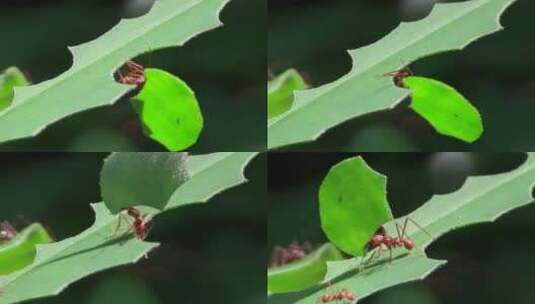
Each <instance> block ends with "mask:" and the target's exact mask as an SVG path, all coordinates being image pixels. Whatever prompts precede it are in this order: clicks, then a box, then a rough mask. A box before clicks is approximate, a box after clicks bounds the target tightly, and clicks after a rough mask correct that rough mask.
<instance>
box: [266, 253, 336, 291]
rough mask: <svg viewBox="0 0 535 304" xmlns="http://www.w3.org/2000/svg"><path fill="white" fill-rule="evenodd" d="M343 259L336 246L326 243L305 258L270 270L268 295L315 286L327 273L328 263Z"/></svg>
mask: <svg viewBox="0 0 535 304" xmlns="http://www.w3.org/2000/svg"><path fill="white" fill-rule="evenodd" d="M342 258H343V256H342V254H341V253H340V251H338V249H336V247H335V246H333V245H332V244H330V243H326V244H324V245H323V246H321V247H320V248H318V249H316V250H315V251H314V252H312V253H310V254H309V255H307V256H306V257H305V258H303V259H301V260H299V261H297V262H293V263H290V264H287V265H284V266H280V267H276V268H270V269H268V278H267V280H268V293H282V292H292V291H299V290H303V289H306V288H309V287H312V286H315V285H316V284H318V283H319V282H321V280H323V278H324V277H325V274H326V273H327V262H328V261H337V260H341V259H342Z"/></svg>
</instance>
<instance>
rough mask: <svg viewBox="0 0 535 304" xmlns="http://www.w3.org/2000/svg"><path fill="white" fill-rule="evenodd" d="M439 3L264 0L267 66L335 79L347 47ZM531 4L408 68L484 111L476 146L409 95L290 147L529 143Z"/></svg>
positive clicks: (519, 147)
mask: <svg viewBox="0 0 535 304" xmlns="http://www.w3.org/2000/svg"><path fill="white" fill-rule="evenodd" d="M433 1H434V0H357V1H355V0H347V1H345V0H268V6H269V20H268V65H269V66H270V67H271V69H272V70H273V72H274V73H276V74H277V73H281V72H283V71H284V70H286V69H288V68H292V67H293V68H297V69H298V70H299V71H301V72H302V73H304V74H305V77H306V78H307V79H308V81H309V83H310V84H311V85H312V86H313V87H317V86H320V85H322V84H325V83H329V82H332V81H334V80H336V79H338V78H340V77H341V76H342V75H344V74H346V73H347V72H349V70H350V67H351V62H350V57H349V55H347V53H346V50H348V49H356V48H359V47H362V46H366V45H368V44H371V43H373V42H375V41H377V40H379V39H380V38H382V37H384V36H385V35H386V34H387V33H389V32H390V31H392V30H393V29H394V28H396V27H397V26H398V24H399V22H400V21H402V20H403V21H409V20H418V19H420V18H422V17H424V16H426V15H427V14H428V13H429V11H430V9H431V3H432V2H433ZM448 2H454V1H448ZM456 2H459V1H456ZM418 3H420V4H423V5H416V4H418ZM533 11H535V2H534V1H517V2H516V3H515V4H513V6H511V7H510V8H509V9H508V10H507V11H506V12H505V14H504V15H503V17H502V24H503V25H504V26H505V30H504V31H501V32H498V33H495V34H493V35H490V36H487V37H485V38H483V39H481V40H479V41H476V42H474V43H472V44H470V45H469V46H468V47H467V48H466V49H465V50H463V51H461V52H449V53H443V54H439V55H435V56H432V57H428V58H424V59H420V60H418V61H417V62H416V63H414V64H412V65H411V69H412V70H413V72H415V74H416V75H420V76H425V77H431V78H434V79H437V80H440V81H443V82H445V83H447V84H450V85H452V86H453V87H455V88H456V89H457V90H458V91H459V92H461V93H462V94H463V95H465V96H466V97H467V98H468V99H469V100H470V101H471V102H472V103H473V104H474V105H475V106H476V107H477V108H478V109H479V111H480V113H481V115H482V117H483V122H484V127H485V132H484V134H483V136H482V138H480V139H479V140H478V141H477V142H476V143H474V144H471V145H469V144H464V143H463V142H461V141H458V140H456V139H452V138H448V137H445V136H441V135H439V134H437V133H436V132H435V131H434V130H433V129H432V128H431V127H430V126H428V124H427V123H426V122H425V121H424V120H423V119H421V118H420V117H419V116H417V115H416V114H415V113H413V112H412V111H411V110H410V109H409V108H408V107H407V106H408V100H406V101H405V102H403V103H402V104H400V105H398V107H396V109H394V110H392V111H384V112H378V113H373V114H369V115H365V116H363V117H359V118H355V119H352V120H351V121H348V122H346V123H343V124H342V125H339V126H337V127H335V128H333V129H331V130H330V131H328V132H327V133H326V134H324V135H323V136H322V137H321V138H320V139H319V140H318V141H316V142H314V143H311V144H302V145H296V146H291V147H290V148H288V150H289V149H292V150H296V149H299V150H313V151H379V152H380V151H465V150H473V151H498V152H500V151H513V152H514V151H530V150H533V149H534V148H535V138H534V136H533V132H532V130H533V124H532V117H533V113H535V78H534V77H533V71H534V70H535V56H533V54H534V53H535V39H533V30H532V29H533V27H534V26H535V19H533ZM462 30H463V29H459V31H462ZM355 102H358V96H355Z"/></svg>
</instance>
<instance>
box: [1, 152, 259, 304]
mask: <svg viewBox="0 0 535 304" xmlns="http://www.w3.org/2000/svg"><path fill="white" fill-rule="evenodd" d="M106 156H107V154H105V153H100V154H95V153H70V154H69V153H39V154H37V153H18V154H14V153H0V167H2V170H1V172H0V197H1V198H2V202H1V203H0V221H2V220H8V219H12V218H14V217H17V216H19V215H20V216H24V217H25V218H27V219H29V220H32V221H37V222H40V223H42V224H44V225H46V226H47V227H48V228H49V230H50V231H51V233H52V234H53V235H54V236H55V238H56V239H57V240H62V239H64V238H66V237H69V236H73V235H76V234H79V233H80V232H81V231H83V230H85V229H87V228H88V227H90V226H91V224H92V223H93V220H94V214H93V211H92V210H91V209H90V206H89V204H90V203H95V202H99V201H100V191H99V187H98V174H99V171H100V168H101V165H102V161H103V159H104V157H106ZM245 176H246V177H247V178H248V179H249V182H248V183H246V184H242V185H240V186H238V187H235V188H232V189H229V190H228V191H225V192H223V193H221V194H219V195H217V196H215V197H214V198H213V199H212V200H210V201H209V203H207V204H194V205H190V206H186V207H182V208H176V209H173V210H170V211H168V212H165V213H163V214H161V215H159V216H158V217H156V218H155V226H154V229H153V230H152V231H151V233H150V235H149V237H148V241H154V242H160V243H161V246H160V247H159V248H157V249H155V250H154V251H153V252H151V254H150V255H149V259H147V260H144V259H142V260H140V261H139V262H138V263H137V264H134V265H127V266H121V267H117V268H113V269H110V270H106V271H103V272H100V273H97V274H93V275H90V276H87V277H85V278H84V279H82V280H80V281H78V282H76V283H73V284H72V285H70V286H69V287H68V288H67V289H66V290H65V291H64V292H62V293H61V294H60V295H59V296H57V297H51V298H46V299H41V300H33V301H29V303H40V304H41V303H43V304H44V303H78V304H97V303H98V304H117V303H129V304H158V303H207V304H208V303H210V304H212V303H245V304H248V303H250V304H256V303H263V302H265V297H266V294H265V288H266V287H265V286H266V279H265V278H266V276H265V271H266V270H265V261H266V259H267V257H266V254H265V252H266V221H265V216H266V208H265V206H266V204H265V201H264V198H265V197H266V157H265V155H260V156H257V157H256V158H255V159H253V161H252V162H251V163H250V165H249V166H248V167H247V168H246V170H245ZM20 224H22V223H21V222H20V221H19V225H20ZM28 288H30V286H28Z"/></svg>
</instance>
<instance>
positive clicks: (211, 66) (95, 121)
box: [0, 0, 267, 152]
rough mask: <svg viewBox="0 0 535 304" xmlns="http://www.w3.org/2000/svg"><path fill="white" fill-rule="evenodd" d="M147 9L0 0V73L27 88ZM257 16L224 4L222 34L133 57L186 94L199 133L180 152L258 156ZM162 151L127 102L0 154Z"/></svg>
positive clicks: (247, 6) (139, 1)
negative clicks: (195, 110) (20, 76)
mask: <svg viewBox="0 0 535 304" xmlns="http://www.w3.org/2000/svg"><path fill="white" fill-rule="evenodd" d="M153 2H154V0H84V1H80V0H78V1H67V0H63V1H60V0H25V1H10V0H3V1H1V3H0V37H1V41H2V47H1V48H0V70H4V69H5V68H7V67H9V66H18V67H20V68H21V69H22V70H23V71H24V72H25V73H27V74H28V75H29V76H30V78H31V80H32V82H33V83H38V82H41V81H44V80H47V79H50V78H53V77H55V76H56V75H59V74H60V73H62V72H63V71H65V70H67V69H68V68H69V67H70V65H71V62H72V56H71V54H70V53H69V51H68V50H67V46H72V45H78V44H81V43H84V42H87V41H90V40H93V39H95V38H97V37H99V36H100V35H101V34H103V33H105V32H106V31H108V30H109V29H110V28H111V27H113V26H114V25H115V24H116V23H117V22H119V20H120V18H122V17H135V16H140V15H142V14H144V13H145V12H147V11H148V9H149V8H150V7H151V6H152V3H153ZM266 16H267V12H266V4H265V1H264V0H232V1H230V3H229V4H228V5H227V6H226V7H225V9H224V10H223V11H222V14H221V20H222V21H223V23H224V24H225V25H224V26H223V27H220V28H218V29H215V30H213V31H210V32H207V33H204V34H202V35H200V36H198V37H195V38H194V39H192V40H190V41H189V42H188V43H187V44H186V45H185V46H184V47H180V48H169V49H165V50H158V51H153V52H151V53H149V54H146V55H143V56H140V57H138V58H135V60H136V61H137V62H138V63H141V64H143V65H144V66H146V67H147V66H151V67H157V68H161V69H165V70H167V71H169V72H171V73H173V74H175V75H177V76H179V77H180V78H182V79H183V80H185V81H186V82H187V83H188V84H189V85H190V86H191V87H192V89H193V90H194V91H195V92H196V95H197V98H198V100H199V103H200V105H201V109H202V111H203V114H204V118H205V128H204V130H203V133H202V134H201V137H200V139H199V142H198V143H197V144H196V145H194V146H193V147H192V148H191V149H190V151H193V152H205V151H254V150H257V151H259V150H263V149H264V147H265V145H266V124H265V119H266V118H265V117H266V110H265V103H266V101H265V100H266V86H265V82H266V76H265V75H266V72H265V60H266V59H265V52H266V51H265V50H266V38H265V37H266V34H265V28H266ZM80 98H83V96H80ZM66 102H76V101H75V100H71V101H66ZM28 119H31V118H30V117H29V118H28ZM164 149H165V148H163V147H162V146H160V145H159V144H158V143H156V142H153V141H152V140H150V139H148V138H146V137H145V136H143V134H142V132H141V126H140V123H139V120H138V118H137V115H136V113H135V112H134V110H133V108H132V107H131V105H130V103H129V101H128V100H127V98H123V99H121V100H119V101H118V102H117V103H116V104H114V105H113V106H111V107H102V108H97V109H92V110H89V111H86V112H82V113H78V114H75V115H73V116H71V117H68V118H67V119H64V120H62V121H60V122H58V123H55V124H53V125H51V126H50V127H49V128H47V129H46V130H45V131H44V132H43V133H42V134H41V135H39V136H38V137H37V138H35V139H30V140H20V141H15V142H11V143H8V144H3V145H0V150H12V151H20V150H31V151H42V150H56V151H57V150H61V151H65V150H69V151H96V152H99V151H158V150H164Z"/></svg>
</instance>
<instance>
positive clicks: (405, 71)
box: [383, 67, 412, 88]
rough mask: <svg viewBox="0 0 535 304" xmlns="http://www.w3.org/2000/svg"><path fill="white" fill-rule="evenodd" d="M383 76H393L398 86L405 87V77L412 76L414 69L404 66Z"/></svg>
mask: <svg viewBox="0 0 535 304" xmlns="http://www.w3.org/2000/svg"><path fill="white" fill-rule="evenodd" d="M383 76H391V77H392V80H393V81H394V84H395V85H396V86H397V87H400V88H405V85H404V84H403V79H405V78H407V77H409V76H412V71H411V70H410V69H409V67H404V68H402V69H400V70H397V71H393V72H389V73H386V74H384V75H383Z"/></svg>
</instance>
